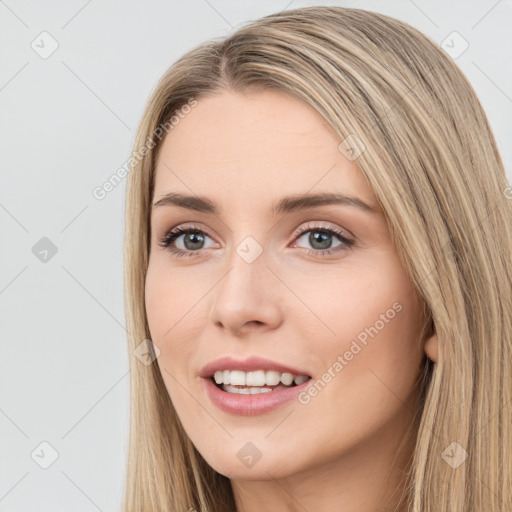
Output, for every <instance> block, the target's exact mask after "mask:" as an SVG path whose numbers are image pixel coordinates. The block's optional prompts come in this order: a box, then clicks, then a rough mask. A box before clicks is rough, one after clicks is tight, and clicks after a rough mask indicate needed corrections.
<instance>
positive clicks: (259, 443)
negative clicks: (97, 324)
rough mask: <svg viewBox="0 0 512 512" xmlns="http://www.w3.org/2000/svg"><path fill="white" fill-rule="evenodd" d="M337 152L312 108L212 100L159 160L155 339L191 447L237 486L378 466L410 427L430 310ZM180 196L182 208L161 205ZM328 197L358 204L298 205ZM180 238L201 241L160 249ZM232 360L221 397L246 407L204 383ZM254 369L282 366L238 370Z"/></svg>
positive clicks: (273, 100)
mask: <svg viewBox="0 0 512 512" xmlns="http://www.w3.org/2000/svg"><path fill="white" fill-rule="evenodd" d="M353 140H354V139H353ZM340 142H341V139H340V138H339V137H338V136H337V135H336V133H335V132H334V131H333V130H332V128H331V127H330V126H329V125H327V124H326V123H325V122H324V121H323V119H322V118H321V117H320V116H319V115H318V114H317V113H316V112H315V111H314V110H313V109H312V108H311V107H309V106H308V105H306V104H305V103H303V102H302V101H300V100H299V99H297V98H295V97H293V96H290V95H288V94H286V93H284V92H279V91H271V90H265V91H260V92H254V93H251V94H239V93H232V92H223V93H221V94H217V95H215V96H210V97H205V98H201V99H200V100H198V103H197V105H196V106H195V107H193V108H191V110H190V112H189V113H188V114H187V115H185V116H183V118H181V119H180V121H179V123H178V124H177V125H176V126H175V127H174V129H173V130H172V131H171V132H170V133H169V135H168V136H167V137H166V139H165V140H164V142H163V145H162V147H161V152H160V154H159V158H158V162H157V166H156V182H155V192H154V198H153V205H155V204H156V203H157V202H159V201H160V202H161V204H160V205H158V206H153V208H152V213H151V253H150V260H149V268H148V272H147V277H146V290H145V292H146V293H145V301H146V309H147V316H148V321H149V328H150V332H151V337H152V341H153V343H154V344H155V345H157V347H158V348H159V350H160V354H159V357H158V358H157V363H158V365H159V368H160V371H161V373H162V377H163V379H164V382H165V385H166V388H167V391H168V393H169V396H170V398H171V400H172V403H173V405H174V407H175V409H176V411H177V414H178V416H179V418H180V420H181V422H182V424H183V427H184V429H185V431H186V432H187V434H188V436H189V437H190V439H191V440H192V442H193V443H194V445H195V446H196V448H197V449H198V451H199V452H200V453H201V454H202V456H203V457H204V458H205V459H206V461H207V462H208V463H209V464H210V465H211V466H212V467H213V468H214V469H215V470H216V471H218V472H219V473H221V474H224V475H226V476H229V477H230V478H235V479H237V478H239V479H258V480H260V479H261V480H266V479H269V478H270V476H269V475H272V477H273V478H277V477H286V476H290V475H293V474H295V473H299V472H304V471H307V470H310V469H313V468H315V469H317V470H318V469H319V468H320V467H322V466H325V467H327V466H326V465H332V464H348V463H349V462H350V464H351V466H350V467H352V468H354V467H355V465H354V464H357V463H360V462H361V461H362V460H365V461H367V462H368V463H371V464H378V460H379V459H378V454H384V453H387V454H394V453H396V448H397V446H398V445H399V443H400V441H401V440H402V439H403V435H404V432H405V429H406V428H407V426H408V425H409V424H410V422H411V420H412V416H413V411H414V408H415V407H416V400H417V397H418V395H417V388H416V387H415V383H416V380H417V378H418V376H419V373H420V372H421V369H422V365H423V360H424V359H423V358H424V355H425V354H424V345H423V341H422V340H421V339H420V331H421V327H422V325H423V324H422V323H423V321H424V318H423V316H422V307H421V302H420V301H419V299H418V296H417V295H416V293H415V290H414V288H413V286H412V283H411V281H410V279H409V277H408V276H407V274H406V272H405V271H404V269H403V267H402V265H401V263H400V261H399V257H398V254H397V252H396V249H395V247H394V246H393V244H392V242H391V240H390V235H389V232H388V229H387V225H386V222H385V219H384V216H383V214H382V211H381V209H380V208H379V206H378V204H377V201H376V198H375V196H374V194H373V192H372V190H371V188H370V187H369V185H368V183H367V182H366V180H365V178H364V175H363V174H362V173H361V171H360V170H359V169H358V167H357V158H355V157H354V153H352V156H350V153H348V152H343V151H341V150H340V149H339V145H340ZM356 156H357V154H356ZM170 193H173V194H180V195H182V196H187V197H189V199H186V200H180V201H179V205H177V204H176V203H175V202H173V201H171V200H170V199H168V200H167V201H165V200H164V201H161V200H162V199H163V198H165V196H166V195H167V194H170ZM321 194H342V195H345V196H351V197H353V198H357V201H352V202H336V203H331V204H324V203H322V201H310V202H309V203H308V202H307V201H298V202H295V199H296V198H297V197H298V196H313V195H315V196H316V195H321ZM175 197H177V196H175ZM199 198H201V199H202V200H204V201H208V204H210V203H214V204H215V208H216V210H215V212H213V209H212V208H211V207H210V208H206V207H205V205H204V203H203V202H200V201H199ZM284 198H291V200H286V201H285V202H283V203H280V202H281V201H283V200H284ZM363 203H366V205H369V208H365V207H361V205H362V204H363ZM276 204H281V206H282V207H281V208H276V209H275V210H274V205H276ZM292 205H295V206H293V207H292ZM180 227H181V228H182V229H189V230H192V231H191V232H188V233H185V234H182V233H179V232H178V233H177V235H176V238H175V239H174V240H173V241H172V243H171V245H170V246H169V247H168V248H164V247H163V246H162V245H160V243H161V241H162V240H163V239H165V238H166V236H167V235H168V233H169V231H171V230H172V231H173V232H176V228H180ZM174 250H176V251H179V254H177V253H175V252H173V251H174ZM221 357H230V358H232V359H233V360H234V362H231V363H229V362H221V363H220V367H219V368H220V370H219V372H221V374H217V377H218V378H219V379H218V380H220V375H222V378H223V379H224V378H226V379H227V378H229V379H231V383H230V386H231V388H225V389H228V390H229V389H231V391H240V389H241V384H240V383H241V382H242V380H243V379H244V378H245V379H247V378H248V379H249V383H250V384H251V386H249V387H252V388H256V389H255V391H256V392H255V393H254V394H251V392H250V391H249V394H240V393H232V392H226V391H223V390H220V389H218V388H217V387H216V386H215V387H214V384H213V381H212V379H211V378H210V376H211V375H212V373H213V370H211V368H210V371H208V368H207V369H206V370H204V368H205V366H206V365H208V364H209V363H212V362H213V361H215V360H217V359H218V358H221ZM250 357H258V358H264V359H266V360H269V361H271V362H272V363H273V365H272V364H271V363H270V362H261V361H260V362H256V364H255V365H249V366H244V365H243V363H244V362H246V361H247V360H248V359H249V358H250ZM281 367H286V368H288V369H292V370H295V371H296V373H298V374H300V375H304V376H305V377H309V380H307V381H306V382H304V383H302V384H300V381H301V379H297V380H298V382H299V384H300V386H293V387H292V388H286V389H284V390H283V389H281V390H274V389H273V386H275V381H272V379H273V378H276V375H277V378H281V377H282V379H283V380H282V381H281V383H283V381H284V383H288V382H289V381H287V380H286V379H287V378H288V376H286V375H285V376H284V377H283V376H282V375H281V374H282V373H290V372H283V371H279V370H284V369H285V368H281ZM237 369H238V370H254V371H255V373H251V374H248V373H247V374H246V373H241V372H240V371H237ZM223 370H233V371H234V372H229V371H225V372H224V371H223ZM276 371H277V373H275V372H276ZM205 372H206V374H207V375H205V376H202V375H203V373H205ZM262 372H263V373H262ZM267 372H269V373H267ZM292 376H293V375H292ZM263 377H265V378H268V380H264V381H263V380H261V379H262V378H263ZM239 379H242V380H239ZM253 379H254V380H253ZM302 380H303V379H302ZM245 382H247V381H245ZM260 383H265V385H264V386H261V384H260ZM262 387H267V388H269V389H271V390H270V391H266V392H263V393H262V392H260V391H261V388H262ZM233 388H234V389H233ZM294 388H296V389H294ZM273 394H274V395H273ZM212 397H214V398H212ZM220 402H222V403H224V406H220V405H219V404H220ZM226 404H227V405H226Z"/></svg>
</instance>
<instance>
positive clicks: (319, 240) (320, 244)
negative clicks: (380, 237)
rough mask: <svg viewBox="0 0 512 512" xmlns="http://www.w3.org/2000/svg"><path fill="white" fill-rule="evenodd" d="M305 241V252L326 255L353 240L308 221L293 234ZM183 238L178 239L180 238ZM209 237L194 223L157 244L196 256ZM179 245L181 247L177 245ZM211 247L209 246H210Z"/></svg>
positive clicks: (348, 247)
mask: <svg viewBox="0 0 512 512" xmlns="http://www.w3.org/2000/svg"><path fill="white" fill-rule="evenodd" d="M307 233H310V234H309V236H308V237H307V239H306V240H307V243H309V244H311V246H312V247H313V249H312V250H311V249H309V250H308V251H307V254H309V255H313V256H316V255H320V256H326V255H329V254H333V253H335V252H339V251H346V250H348V249H350V248H351V247H352V246H353V245H354V243H355V242H354V240H352V239H350V238H348V236H347V235H346V234H345V233H344V232H343V231H341V230H340V229H338V228H334V227H328V226H324V225H318V224H316V223H310V224H308V225H307V226H305V227H302V228H300V229H299V230H297V231H296V232H295V233H294V234H293V236H294V237H295V238H296V239H301V238H306V237H305V235H306V234H307ZM182 237H183V240H181V241H180V238H182ZM208 238H209V239H210V240H211V238H210V237H209V236H208V235H207V234H206V233H205V232H204V231H203V230H201V229H199V228H197V227H196V226H194V225H184V226H180V227H177V228H175V229H173V230H171V231H169V232H168V233H167V234H166V235H165V237H164V238H162V239H161V240H159V242H158V245H160V246H161V247H163V248H165V249H167V250H169V251H170V252H171V253H173V254H174V255H176V256H178V257H182V256H196V255H197V253H199V252H200V251H201V250H202V249H207V248H208V247H206V246H205V240H206V239H208ZM332 238H335V239H337V240H338V242H339V244H338V245H336V246H334V247H333V245H332V244H333V243H332ZM180 245H181V247H179V246H180ZM210 247H211V246H210ZM299 247H300V246H299Z"/></svg>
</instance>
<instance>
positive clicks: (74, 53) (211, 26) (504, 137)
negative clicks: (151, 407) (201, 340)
mask: <svg viewBox="0 0 512 512" xmlns="http://www.w3.org/2000/svg"><path fill="white" fill-rule="evenodd" d="M306 5H343V6H351V7H360V8H363V9H368V10H376V11H379V12H382V13H385V14H389V15H391V16H394V17H396V18H399V19H402V20H404V21H406V22H408V23H410V24H411V25H413V26H415V27H417V28H418V29H420V30H421V31H423V32H424V33H426V34H427V35H429V36H430V37H431V38H433V39H434V40H435V41H436V42H438V43H439V44H441V42H442V41H443V40H445V38H446V37H447V36H448V35H449V34H451V33H452V32H453V31H457V32H459V33H460V34H461V36H462V37H463V38H464V39H465V40H466V41H467V42H468V43H469V48H468V49H467V51H465V52H464V53H463V54H462V55H461V56H460V57H458V58H457V59H456V62H457V63H458V64H459V66H460V67H461V68H462V70H463V71H464V72H465V74H466V75H467V77H468V78H469V80H470V81H471V82H472V84H473V86H474V87H475V89H476V92H477V94H478V95H479V97H480V99H481V101H482V103H483V105H484V108H485V109H486V111H487V114H488V116H489V119H490V122H491V125H492V127H493V130H494V132H495V135H496V138H497V140H498V144H499V148H500V150H501V152H502V156H503V158H504V161H505V164H506V167H507V172H508V176H509V180H510V176H511V169H512V147H511V144H510V141H511V132H512V115H511V114H512V70H511V69H512V68H511V66H510V62H512V42H511V36H510V32H509V31H510V26H512V2H511V1H506V0H501V1H496V0H489V1H488V0H481V1H465V2H462V1H459V2H449V3H448V2H441V1H440V2H431V1H427V0H415V1H412V0H396V1H382V0H379V1H373V2H371V1H351V2H348V1H346V2H341V1H340V2H311V1H309V2H301V1H298V0H295V1H292V2H289V0H282V1H268V0H267V1H257V2H256V1H253V2H248V1H235V0H194V1H189V2H185V1H183V2H179V1H176V0H175V1H165V2H164V1H147V2H142V1H125V2H114V1H108V2H107V1H100V0H92V1H91V0H89V1H67V2H64V1H62V2H48V1H46V2H35V1H33V2H22V1H16V0H6V1H1V0H0V47H1V50H2V52H1V62H0V105H1V107H0V108H1V110H0V112H1V115H0V144H1V146H0V147H1V152H0V155H1V173H0V180H1V182H0V236H1V241H0V244H1V253H0V254H1V260H0V261H1V263H0V308H1V309H0V311H1V318H0V321H1V323H0V325H1V357H0V379H1V380H0V390H1V402H0V436H1V443H0V461H1V462H0V512H13V511H20V510H23V511H24V512H31V511H37V512H45V511H51V512H59V511H66V512H69V511H70V510H73V511H74V512H80V511H83V512H94V511H96V510H101V511H105V512H106V511H118V510H119V509H120V503H121V497H122V493H123V478H124V471H125V467H124V464H125V453H126V447H127V432H128V413H129V410H128V397H129V367H128V360H129V356H128V351H127V348H126V337H125V335H126V331H125V328H124V324H125V322H124V308H123V291H122V288H123V274H122V244H123V223H124V220H123V206H124V189H125V184H124V182H123V183H122V184H121V185H119V186H118V187H116V189H114V190H113V191H112V192H110V193H109V194H108V195H107V197H106V198H105V199H103V200H101V201H100V200H97V199H95V198H94V197H93V195H92V190H93V189H94V187H97V186H99V185H101V184H102V183H104V182H105V180H107V179H108V178H109V176H111V175H112V174H113V173H114V172H115V171H116V169H118V168H119V167H120V166H121V165H122V164H123V163H124V162H125V161H126V159H127V158H128V157H129V153H130V151H131V149H132V143H133V139H134V136H135V132H136V128H137V124H138V122H139V119H140V117H141V115H142V112H143V108H144V106H145V103H146V100H147V99H148V96H149V94H150V92H151V91H152V90H153V88H154V87H155V85H156V82H157V80H158V79H159V77H160V76H161V75H162V74H163V73H164V72H165V71H166V69H167V68H168V67H169V66H170V65H171V64H172V62H173V61H174V60H175V59H177V58H178V57H179V56H180V55H181V54H183V53H184V52H185V51H187V50H188V49H190V48H191V47H192V46H194V45H196V44H197V43H200V42H201V41H203V40H205V39H208V38H210V37H215V36H221V35H227V34H228V33H230V32H232V31H233V30H234V29H235V28H237V27H238V26H240V25H241V24H243V23H244V22H246V21H248V20H250V19H255V18H258V17H260V16H264V15H266V14H270V13H272V12H276V11H278V10H281V9H284V8H296V7H302V6H306ZM43 31H47V32H48V33H49V34H50V35H51V37H52V38H54V39H55V40H56V41H57V43H58V45H59V46H58V48H57V50H56V51H55V52H54V53H53V54H52V55H51V56H49V57H48V58H42V57H41V56H40V54H38V53H37V52H36V51H34V49H33V48H32V47H31V45H32V43H33V41H35V42H34V45H39V47H40V48H41V47H42V46H43V45H44V48H46V50H48V48H49V47H50V46H49V45H50V40H49V39H46V40H45V41H44V42H41V37H40V34H41V32H43ZM44 37H48V36H44ZM41 51H42V48H41ZM43 237H47V238H48V239H49V240H51V242H52V243H53V244H54V245H55V246H56V249H57V253H56V254H54V255H53V256H52V253H51V252H49V253H48V254H47V255H46V261H41V259H40V258H44V257H45V254H44V253H39V255H38V257H36V254H34V252H36V253H38V251H42V250H43V249H44V247H43V248H41V247H40V246H39V245H36V244H38V243H39V244H45V243H47V242H40V240H41V238H43ZM34 246H36V249H34V250H33V247H34ZM42 442H46V443H49V444H50V445H51V447H53V448H50V447H49V446H48V445H44V444H43V445H41V443H42ZM52 449H53V450H55V451H56V452H57V454H58V457H57V459H56V460H55V461H54V462H53V463H52V464H51V465H50V466H49V467H48V468H47V469H43V468H42V467H40V465H41V464H43V465H44V464H45V463H46V464H49V463H50V462H51V461H52V458H51V457H52Z"/></svg>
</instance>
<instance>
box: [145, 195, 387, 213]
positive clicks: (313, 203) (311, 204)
mask: <svg viewBox="0 0 512 512" xmlns="http://www.w3.org/2000/svg"><path fill="white" fill-rule="evenodd" d="M331 204H337V205H345V206H353V207H355V208H358V209H360V210H362V211H365V212H368V213H377V212H378V208H377V207H376V206H375V205H371V204H368V203H365V202H364V201H363V200H362V199H359V198H358V197H355V196H350V195H345V194H340V193H319V194H306V195H291V196H287V197H283V198H281V199H279V200H278V201H277V202H275V203H274V204H273V205H272V209H271V213H272V215H274V216H275V215H278V214H282V213H290V212H294V211H298V210H305V209H307V208H317V207H319V206H325V205H331ZM160 206H178V207H180V208H186V209H188V210H194V211H197V212H204V213H209V214H212V215H218V214H220V208H219V206H218V205H217V204H216V203H215V202H214V201H212V200H211V199H208V198H207V197H203V196H195V195H194V196H191V195H185V194H181V193H178V192H170V193H168V194H165V195H164V196H162V197H161V198H160V199H159V200H158V201H157V202H156V203H154V204H153V206H152V209H153V210H154V209H155V208H158V207H160Z"/></svg>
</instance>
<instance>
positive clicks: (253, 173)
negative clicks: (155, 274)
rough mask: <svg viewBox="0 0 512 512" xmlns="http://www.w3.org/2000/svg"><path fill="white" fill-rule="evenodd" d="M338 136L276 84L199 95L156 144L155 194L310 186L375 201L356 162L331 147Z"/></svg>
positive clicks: (285, 190)
mask: <svg viewBox="0 0 512 512" xmlns="http://www.w3.org/2000/svg"><path fill="white" fill-rule="evenodd" d="M340 142H341V139H340V137H339V136H338V135H337V134H336V132H335V131H334V130H333V129H332V127H331V126H329V125H328V124H327V123H326V121H325V120H324V119H323V118H322V117H321V116H320V115H319V114H318V113H317V112H316V111H315V110H314V109H313V108H312V107H311V106H309V105H307V104H306V103H305V102H303V101H301V100H300V99H298V98H296V97H294V96H292V95H291V94H288V93H286V92H283V91H276V90H268V89H267V90H263V91H258V92H252V93H238V92H237V93H235V92H228V91H223V92H222V93H219V94H215V95H212V96H208V97H203V98H200V99H199V100H198V102H197V105H196V106H195V107H193V108H191V110H190V112H189V113H188V114H187V115H185V116H184V117H183V118H182V119H180V121H179V123H178V124H177V125H175V127H174V129H173V130H172V131H171V132H170V133H169V134H168V135H167V136H166V138H165V139H164V141H163V143H162V147H161V149H160V152H159V158H158V161H157V165H156V178H155V198H158V197H159V195H160V194H164V193H168V192H171V191H174V190H176V191H180V192H186V193H188V194H198V195H209V196H216V197H218V198H222V199H221V200H222V201H237V200H238V201H244V200H248V199H249V198H251V197H253V196H254V197H259V198H260V201H261V197H262V195H263V196H264V197H268V198H269V199H270V197H274V198H275V197H279V196H282V195H285V194H294V193H295V194H304V193H306V192H308V191H313V189H315V190H314V191H331V192H346V193H351V194H356V193H357V195H358V196H359V197H361V198H365V200H366V201H367V202H375V201H374V196H373V193H372V191H371V189H370V188H369V187H368V184H367V182H366V180H365V178H364V176H363V175H362V173H361V171H360V170H359V169H358V167H357V164H356V162H355V161H350V160H348V159H347V158H346V156H345V155H344V154H342V153H341V152H340V151H339V149H338V146H339V144H340ZM317 189H318V190H317ZM235 193H236V196H234V195H233V194H235Z"/></svg>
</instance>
